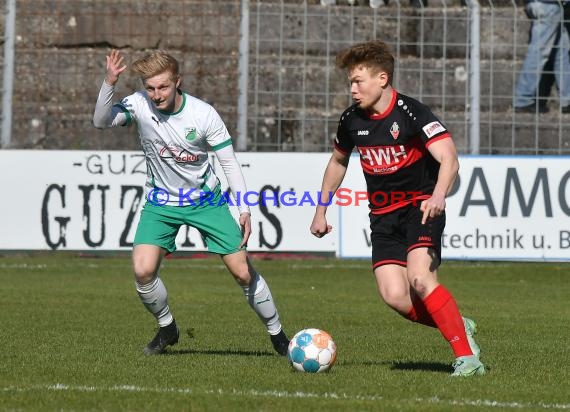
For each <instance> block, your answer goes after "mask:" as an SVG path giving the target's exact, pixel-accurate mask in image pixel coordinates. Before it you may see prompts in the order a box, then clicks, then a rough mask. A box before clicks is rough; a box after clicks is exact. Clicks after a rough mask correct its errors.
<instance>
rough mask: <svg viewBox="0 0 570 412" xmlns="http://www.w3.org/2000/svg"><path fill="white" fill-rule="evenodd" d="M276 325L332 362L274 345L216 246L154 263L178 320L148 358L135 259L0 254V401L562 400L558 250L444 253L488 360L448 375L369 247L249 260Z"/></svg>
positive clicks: (563, 270) (499, 404)
mask: <svg viewBox="0 0 570 412" xmlns="http://www.w3.org/2000/svg"><path fill="white" fill-rule="evenodd" d="M255 265H256V267H257V268H258V270H260V271H261V272H262V273H263V275H264V277H265V278H266V280H267V281H268V283H269V284H270V286H271V288H272V292H273V296H274V298H275V300H276V302H277V305H278V308H279V310H280V313H281V318H282V322H283V324H284V327H285V330H286V332H287V333H288V334H289V335H290V336H292V335H293V334H294V333H295V332H296V331H298V330H300V329H303V328H306V327H317V328H322V329H324V330H326V331H328V332H329V333H331V334H332V336H333V337H334V339H335V342H336V343H337V346H338V359H337V363H336V365H335V366H334V368H333V369H332V370H331V371H330V372H329V373H323V374H314V375H313V374H302V373H298V372H294V371H293V370H292V369H291V368H290V367H289V365H288V363H287V360H286V359H285V358H283V357H279V356H277V355H276V354H274V352H273V349H272V347H271V344H270V342H269V339H268V337H267V334H266V332H265V330H264V327H263V326H262V324H261V323H260V322H259V320H258V319H257V317H256V316H255V315H254V313H253V312H252V311H251V310H250V308H249V307H248V305H247V304H246V302H245V298H244V297H243V294H242V291H241V289H240V288H239V287H238V286H237V285H236V284H235V283H234V281H233V280H232V278H231V276H230V275H229V273H228V272H226V270H225V269H224V267H223V266H222V265H221V262H220V261H219V260H218V259H216V258H212V259H168V260H166V261H165V262H164V267H163V269H162V272H161V274H162V278H163V279H164V282H165V284H166V286H167V288H168V290H169V297H170V299H169V303H170V307H171V309H172V310H173V313H174V315H175V317H176V319H177V323H178V325H179V326H180V328H181V332H182V335H181V339H180V342H179V344H178V345H176V346H174V347H173V348H171V349H170V351H169V353H168V354H165V355H161V356H155V357H145V356H144V355H143V354H142V352H141V349H142V348H143V347H144V345H145V344H146V343H147V342H148V341H149V340H150V339H151V338H152V337H153V336H154V333H155V323H154V319H153V318H152V316H151V315H150V314H149V313H148V312H146V310H145V309H144V308H143V306H142V304H141V303H140V302H139V300H138V297H137V295H136V292H135V290H134V283H133V278H132V274H131V269H130V260H129V258H128V257H127V256H125V257H98V258H81V257H76V256H72V255H69V254H60V253H55V254H42V255H38V256H4V257H0V284H1V287H0V291H1V296H2V301H1V303H0V308H1V310H0V313H1V331H2V332H1V333H2V339H1V342H2V351H0V409H1V410H17V411H26V410H47V411H55V410H57V411H71V410H73V411H78V410H105V411H118V410H121V411H124V410H132V411H143V410H144V411H150V410H161V411H162V410H164V411H167V410H172V411H184V410H188V411H205V410H208V411H210V410H211V411H220V410H223V411H237V410H240V411H241V410H243V411H310V410H323V411H324V410H327V411H384V410H385V411H395V410H399V411H414V410H422V411H442V410H443V411H445V410H453V411H462V410H477V411H483V410H517V411H520V410H537V411H540V410H568V409H570V394H569V393H570V389H569V384H570V372H569V369H568V362H569V360H570V351H569V337H570V333H569V332H568V325H569V320H570V305H569V297H570V271H569V269H568V268H569V267H568V265H567V264H554V263H553V264H534V263H462V262H445V263H444V265H443V266H442V268H441V271H440V280H441V281H442V283H444V284H445V285H446V286H447V287H448V289H450V290H451V291H452V292H453V293H454V295H455V297H456V299H457V301H458V303H459V306H460V308H461V310H462V313H464V314H465V315H468V316H471V317H473V318H474V319H476V320H477V322H478V324H479V334H478V335H477V336H478V342H479V344H480V345H481V348H482V356H481V357H482V360H483V361H484V363H485V364H486V366H487V367H488V370H489V373H488V374H487V375H485V376H482V377H474V378H459V379H457V378H451V377H450V376H449V374H450V372H451V366H450V365H451V363H452V361H453V356H452V352H451V350H450V348H449V346H448V344H447V343H446V342H445V341H444V340H443V338H442V337H441V336H440V335H439V332H437V330H434V329H429V328H426V327H423V326H420V325H417V324H413V323H411V322H408V321H406V320H404V319H402V318H400V317H399V316H397V315H396V314H395V313H393V312H392V311H391V310H389V309H388V308H387V307H386V306H385V305H384V304H383V303H382V302H381V301H380V299H379V297H378V295H377V292H376V289H375V283H374V280H373V277H372V274H371V271H370V267H369V263H368V261H339V260H335V259H313V260H296V259H289V260H255Z"/></svg>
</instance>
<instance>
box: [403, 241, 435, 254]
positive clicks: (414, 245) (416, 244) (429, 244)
mask: <svg viewBox="0 0 570 412" xmlns="http://www.w3.org/2000/svg"><path fill="white" fill-rule="evenodd" d="M433 246H434V244H433V243H427V242H422V243H414V244H413V245H412V246H410V247H409V248H408V250H407V251H408V252H411V251H412V250H414V249H417V248H420V247H431V248H432V247H433Z"/></svg>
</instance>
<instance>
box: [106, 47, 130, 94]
mask: <svg viewBox="0 0 570 412" xmlns="http://www.w3.org/2000/svg"><path fill="white" fill-rule="evenodd" d="M106 58H107V73H106V74H105V81H106V82H107V84H108V85H110V86H114V85H115V83H117V81H118V80H119V76H120V75H121V73H123V72H124V71H125V70H126V68H127V65H126V64H123V60H124V57H123V56H122V55H121V53H119V51H118V50H116V49H113V50H111V53H110V54H109V55H108V56H106Z"/></svg>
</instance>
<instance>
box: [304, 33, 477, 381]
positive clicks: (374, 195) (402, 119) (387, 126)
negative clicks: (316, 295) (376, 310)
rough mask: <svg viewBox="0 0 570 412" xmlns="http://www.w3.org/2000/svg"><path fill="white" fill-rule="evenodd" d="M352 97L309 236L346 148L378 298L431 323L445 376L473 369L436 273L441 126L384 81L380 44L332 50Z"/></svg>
mask: <svg viewBox="0 0 570 412" xmlns="http://www.w3.org/2000/svg"><path fill="white" fill-rule="evenodd" d="M337 66H338V67H339V68H341V69H344V70H346V71H347V73H348V78H349V81H350V92H351V94H352V98H353V99H354V102H355V104H354V105H353V106H351V107H349V108H348V109H347V110H345V111H344V113H343V114H342V116H341V118H340V122H339V125H338V132H337V137H336V141H335V145H334V150H333V154H332V156H331V159H330V160H329V163H328V165H327V168H326V170H325V174H324V177H323V183H322V188H321V193H322V198H321V202H320V204H319V206H317V210H316V212H315V216H314V218H313V222H312V224H311V233H312V234H313V235H315V236H317V237H322V236H324V235H326V234H327V233H329V232H330V231H331V230H332V226H331V225H329V224H328V223H327V220H326V210H327V206H326V205H327V204H329V201H330V199H329V198H328V194H329V193H335V192H336V190H337V189H338V188H339V187H340V184H341V183H342V180H343V179H344V176H345V174H346V169H347V166H348V162H349V159H350V154H351V152H352V151H353V150H354V149H356V150H357V151H358V153H359V154H360V164H361V166H362V170H363V172H364V177H365V179H366V185H367V190H368V198H369V206H370V228H371V232H372V233H371V239H372V264H373V270H374V275H375V277H376V282H377V285H378V291H379V292H380V295H381V296H382V299H383V300H384V301H385V302H386V303H387V304H388V305H389V306H390V307H391V308H392V309H394V310H395V311H397V312H398V313H399V314H400V315H402V316H404V317H406V318H408V319H410V320H411V321H414V322H418V323H421V324H424V325H427V326H431V327H437V328H438V329H439V331H440V332H441V334H442V335H443V336H444V337H445V339H446V340H447V341H448V342H449V344H450V345H451V348H452V349H453V352H454V354H455V358H456V360H455V362H454V364H453V367H454V372H453V373H452V375H453V376H471V375H482V374H484V373H485V367H484V366H483V364H482V363H481V361H480V360H479V352H480V350H479V347H478V345H477V343H476V342H475V340H474V339H473V334H474V333H475V332H476V324H475V322H474V321H473V320H471V319H468V318H462V316H461V314H460V313H459V309H458V307H457V304H456V302H455V299H454V298H453V296H452V295H451V294H450V292H449V291H448V290H447V289H446V288H445V287H444V286H443V285H441V284H440V283H439V282H438V280H437V267H438V266H439V264H440V262H441V236H442V234H443V229H444V227H445V198H446V196H447V194H448V193H449V191H450V190H451V187H452V185H453V182H454V181H455V178H456V177H457V171H458V169H459V163H458V160H457V152H456V149H455V144H454V142H453V140H452V138H451V135H450V133H449V131H448V130H447V128H446V127H445V126H444V125H443V123H442V122H441V121H440V120H439V119H438V118H437V117H436V116H435V115H434V114H433V113H432V112H431V110H430V109H429V108H428V107H427V106H426V105H424V104H422V103H420V102H419V101H417V100H414V99H412V98H410V97H408V96H405V95H403V94H400V93H398V92H397V91H396V90H395V89H393V88H392V85H391V83H392V78H393V72H394V57H393V55H392V54H391V53H390V50H389V48H388V46H387V45H386V44H385V43H383V42H381V41H371V42H367V43H361V44H357V45H354V46H352V47H350V48H348V49H346V50H343V51H341V52H340V53H339V54H338V56H337Z"/></svg>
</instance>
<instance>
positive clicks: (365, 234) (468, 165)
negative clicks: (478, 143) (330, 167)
mask: <svg viewBox="0 0 570 412" xmlns="http://www.w3.org/2000/svg"><path fill="white" fill-rule="evenodd" d="M351 163H352V164H353V165H352V166H354V165H357V164H358V163H359V160H358V157H355V156H353V157H352V158H351ZM460 164H461V168H460V172H459V176H460V178H459V180H458V181H457V182H456V185H455V188H454V190H453V192H452V193H451V195H450V196H449V198H448V199H447V208H446V216H447V224H446V229H445V233H444V236H443V239H442V247H443V248H442V256H443V258H448V259H481V260H536V261H543V260H553V261H567V260H570V184H569V180H570V159H569V158H568V157H562V156H545V157H541V156H528V157H523V156H462V157H461V158H460ZM363 185H364V178H363V177H362V172H360V171H357V170H356V168H354V167H350V168H349V172H348V174H347V176H346V178H345V180H344V182H343V186H345V187H351V188H355V187H360V188H363ZM340 209H341V210H340V212H339V218H340V221H341V223H340V227H341V229H342V231H341V233H340V236H339V237H340V239H339V256H340V257H345V258H349V257H357V258H364V257H369V256H370V254H371V246H370V235H369V221H368V215H367V213H368V209H367V207H366V206H364V205H361V206H359V207H342V208H340Z"/></svg>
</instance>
